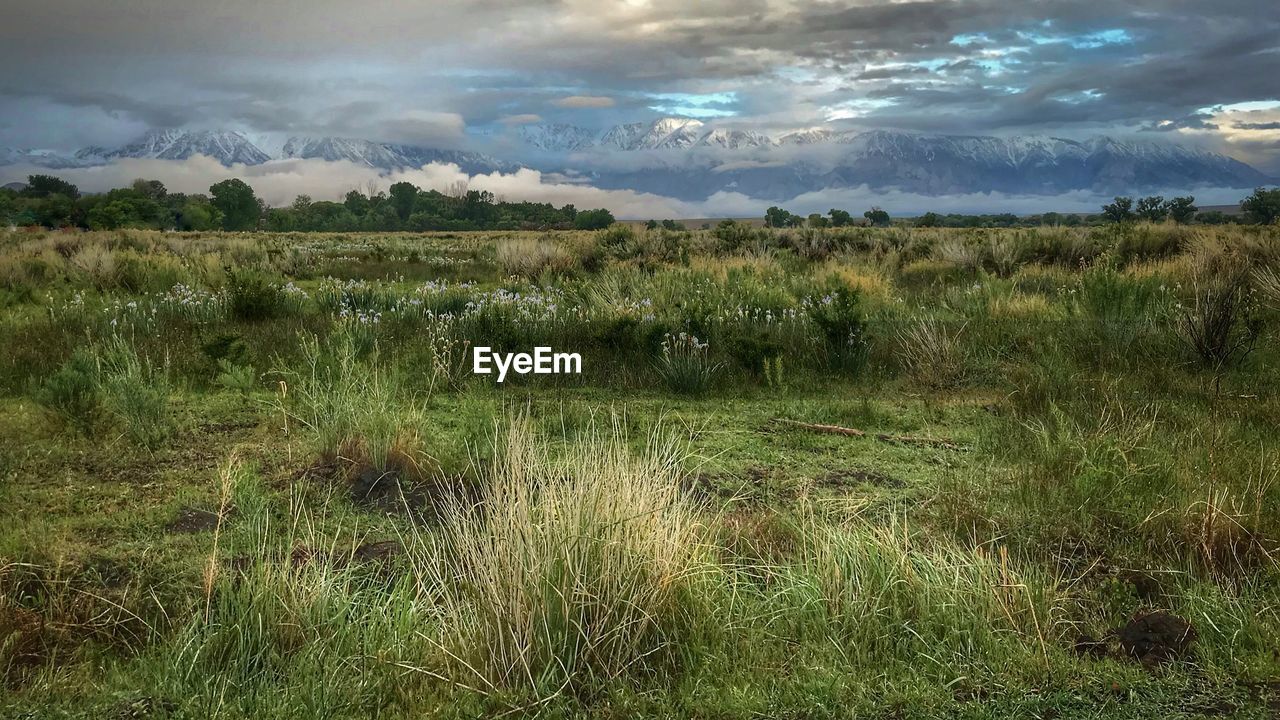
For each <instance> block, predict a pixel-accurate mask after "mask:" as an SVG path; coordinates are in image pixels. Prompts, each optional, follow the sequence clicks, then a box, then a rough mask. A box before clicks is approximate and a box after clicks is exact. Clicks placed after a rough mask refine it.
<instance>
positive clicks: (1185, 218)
mask: <svg viewBox="0 0 1280 720" xmlns="http://www.w3.org/2000/svg"><path fill="white" fill-rule="evenodd" d="M1164 208H1165V210H1166V211H1167V212H1168V213H1169V217H1171V218H1173V221H1174V222H1176V223H1178V224H1179V225H1186V224H1187V223H1189V222H1191V221H1192V220H1195V218H1196V211H1197V210H1198V209H1199V208H1197V207H1196V199H1195V198H1194V197H1192V196H1190V195H1187V196H1184V197H1176V198H1174V199H1172V200H1170V201H1169V202H1167V203H1165V204H1164Z"/></svg>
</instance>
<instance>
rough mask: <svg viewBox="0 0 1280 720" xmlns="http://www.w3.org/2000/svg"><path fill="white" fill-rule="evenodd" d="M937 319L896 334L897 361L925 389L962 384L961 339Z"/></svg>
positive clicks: (963, 356)
mask: <svg viewBox="0 0 1280 720" xmlns="http://www.w3.org/2000/svg"><path fill="white" fill-rule="evenodd" d="M963 332H964V327H963V326H962V327H960V328H959V329H957V330H956V331H955V332H952V331H950V330H948V329H947V327H946V325H945V324H944V323H942V322H941V321H939V320H938V319H936V318H925V319H924V320H921V321H920V322H918V323H916V324H914V325H912V326H911V327H910V328H908V329H906V330H901V331H899V332H898V344H899V348H900V355H899V358H900V360H901V362H902V365H903V366H904V367H905V368H906V370H907V373H908V374H909V375H910V376H911V378H912V379H913V380H915V381H916V382H917V383H919V384H921V385H924V386H926V387H931V388H938V389H945V388H954V387H956V386H958V385H959V384H960V383H962V382H963V381H964V376H965V372H966V363H965V354H964V348H963V347H962V346H961V344H960V336H961V334H962V333H963Z"/></svg>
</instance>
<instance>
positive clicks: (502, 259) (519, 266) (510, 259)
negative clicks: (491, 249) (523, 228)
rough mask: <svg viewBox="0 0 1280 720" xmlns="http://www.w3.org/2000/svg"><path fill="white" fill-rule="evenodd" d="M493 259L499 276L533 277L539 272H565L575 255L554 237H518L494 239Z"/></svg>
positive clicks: (569, 268)
mask: <svg viewBox="0 0 1280 720" xmlns="http://www.w3.org/2000/svg"><path fill="white" fill-rule="evenodd" d="M497 262H498V268H499V269H500V270H501V271H502V274H503V275H506V276H513V275H514V276H518V277H525V278H536V277H538V276H539V275H541V274H542V273H543V272H551V273H560V274H563V273H566V272H569V271H571V270H573V269H574V266H575V265H576V264H577V258H575V257H574V255H573V253H571V252H569V250H567V249H566V248H564V247H563V246H561V245H560V244H559V243H557V242H555V241H554V240H549V239H545V238H528V237H519V238H511V239H507V240H501V241H499V242H498V244H497Z"/></svg>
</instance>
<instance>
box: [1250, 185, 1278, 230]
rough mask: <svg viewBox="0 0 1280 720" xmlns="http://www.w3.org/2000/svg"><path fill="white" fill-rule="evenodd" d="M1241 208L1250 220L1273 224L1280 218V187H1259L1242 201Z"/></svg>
mask: <svg viewBox="0 0 1280 720" xmlns="http://www.w3.org/2000/svg"><path fill="white" fill-rule="evenodd" d="M1240 209H1241V210H1243V211H1244V214H1245V216H1246V217H1247V218H1249V222H1253V223H1257V224H1259V225H1271V224H1274V223H1275V222H1276V220H1280V188H1272V189H1270V190H1268V189H1266V188H1258V189H1256V190H1254V191H1253V194H1252V195H1250V196H1249V197H1247V198H1245V199H1244V200H1241V201H1240Z"/></svg>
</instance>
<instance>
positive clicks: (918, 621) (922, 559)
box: [780, 521, 1057, 673]
mask: <svg viewBox="0 0 1280 720" xmlns="http://www.w3.org/2000/svg"><path fill="white" fill-rule="evenodd" d="M783 572H784V573H785V577H786V582H784V583H783V585H782V587H783V588H784V590H783V594H782V595H781V596H780V600H781V601H782V602H784V603H786V605H788V606H790V608H791V609H790V610H789V611H787V612H785V613H783V614H782V616H784V617H786V618H787V619H785V620H783V621H782V622H784V623H794V624H795V625H796V628H795V629H794V630H793V632H797V633H800V634H801V635H804V634H805V633H806V630H805V628H806V627H808V628H811V632H812V634H815V635H817V636H818V637H823V638H827V639H828V640H829V641H830V642H835V643H836V644H837V645H838V646H839V647H841V648H844V649H845V652H846V654H847V655H848V656H850V659H851V660H852V661H853V662H855V663H857V664H859V665H866V666H868V667H878V666H882V665H883V664H884V663H886V662H897V663H902V664H908V665H911V666H914V667H916V668H917V669H919V670H920V671H922V672H925V673H927V672H928V671H929V669H930V668H931V667H936V669H939V670H942V671H944V672H954V668H955V667H956V666H957V665H960V666H963V665H964V664H966V663H972V662H991V661H994V660H996V659H998V658H1005V659H1008V658H1011V657H1018V658H1019V660H1020V661H1021V662H1026V661H1028V660H1032V659H1035V660H1039V661H1041V662H1043V658H1044V652H1045V648H1046V645H1047V644H1048V643H1050V642H1052V637H1053V636H1054V633H1055V630H1054V624H1055V623H1056V621H1057V611H1056V608H1055V603H1056V601H1057V598H1056V593H1055V590H1054V584H1053V583H1052V582H1051V581H1050V580H1048V579H1047V578H1041V577H1037V576H1034V575H1033V574H1028V573H1029V571H1026V572H1024V571H1022V570H1021V569H1019V568H1018V567H1017V566H1016V564H1015V563H1014V562H1012V561H1011V560H1010V558H1009V555H1008V554H1007V552H1006V551H1004V550H1003V549H996V550H988V549H984V548H977V549H965V548H961V547H959V546H957V545H954V544H950V543H947V542H945V541H930V540H929V539H927V538H926V537H925V536H922V535H920V534H916V533H912V532H909V531H908V529H907V528H906V527H905V526H903V525H902V524H901V522H899V521H893V522H890V523H888V524H886V525H871V524H863V523H858V524H854V525H850V526H844V527H830V526H825V525H817V526H814V527H812V528H810V529H809V530H808V531H807V532H806V538H805V540H804V544H803V547H802V549H801V556H800V558H799V559H798V561H796V562H795V563H794V564H791V565H789V566H787V567H786V568H785V569H784V570H783ZM1037 656H1039V657H1037Z"/></svg>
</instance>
